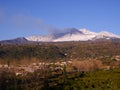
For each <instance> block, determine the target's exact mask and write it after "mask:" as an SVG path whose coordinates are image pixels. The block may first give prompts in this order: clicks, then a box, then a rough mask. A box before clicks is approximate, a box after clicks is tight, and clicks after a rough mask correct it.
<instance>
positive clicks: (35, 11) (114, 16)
mask: <svg viewBox="0 0 120 90" xmlns="http://www.w3.org/2000/svg"><path fill="white" fill-rule="evenodd" d="M70 27H75V28H78V29H79V28H87V29H89V30H91V31H94V32H100V31H108V32H112V33H114V34H118V35H120V0H0V40H5V39H12V38H16V37H23V36H29V35H43V34H48V33H51V32H54V31H55V30H60V29H63V28H70Z"/></svg>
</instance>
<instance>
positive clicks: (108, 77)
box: [0, 41, 120, 90]
mask: <svg viewBox="0 0 120 90" xmlns="http://www.w3.org/2000/svg"><path fill="white" fill-rule="evenodd" d="M116 56H118V57H117V58H116ZM119 57H120V42H111V41H108V42H63V43H39V44H25V45H22V44H21V45H0V64H1V65H2V64H3V65H6V64H7V65H8V67H7V68H9V66H10V65H11V66H12V65H13V63H15V64H16V63H17V65H18V66H19V65H20V64H26V63H27V65H28V64H29V62H32V61H34V60H37V61H40V62H45V63H47V62H49V61H50V62H58V61H69V60H71V61H73V63H72V65H71V66H69V67H68V66H66V67H64V68H63V70H62V69H61V70H55V71H52V70H50V66H49V67H46V68H44V69H40V70H39V69H38V70H36V71H35V72H33V73H27V74H24V75H18V76H17V75H16V73H15V72H14V69H13V70H10V69H7V68H5V67H2V68H0V90H120V58H119ZM20 62H21V63H20ZM17 65H16V66H17ZM13 66H14V65H13ZM21 66H22V65H21ZM54 67H55V66H53V67H52V68H53V69H54ZM56 67H57V66H56ZM67 70H68V71H67Z"/></svg>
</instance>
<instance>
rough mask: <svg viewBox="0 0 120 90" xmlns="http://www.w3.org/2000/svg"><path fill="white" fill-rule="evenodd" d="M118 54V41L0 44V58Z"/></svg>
mask: <svg viewBox="0 0 120 90" xmlns="http://www.w3.org/2000/svg"><path fill="white" fill-rule="evenodd" d="M115 55H120V43H119V42H66V43H65V42H64V43H43V44H40V45H39V44H28V45H1V46H0V59H4V60H5V59H7V60H8V59H9V60H20V59H23V58H28V59H32V58H37V59H39V60H51V61H54V60H63V59H78V60H79V59H83V58H101V57H102V58H104V57H112V56H115Z"/></svg>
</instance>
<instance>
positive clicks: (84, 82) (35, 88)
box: [0, 69, 120, 90]
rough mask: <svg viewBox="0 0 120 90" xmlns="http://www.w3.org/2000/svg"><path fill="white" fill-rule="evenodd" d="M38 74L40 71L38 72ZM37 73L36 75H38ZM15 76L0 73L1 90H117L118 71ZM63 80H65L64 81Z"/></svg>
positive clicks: (119, 71) (119, 82)
mask: <svg viewBox="0 0 120 90" xmlns="http://www.w3.org/2000/svg"><path fill="white" fill-rule="evenodd" d="M39 72H40V71H39ZM39 72H38V73H39ZM43 75H44V76H45V77H41V76H40V75H39V74H35V73H33V74H28V75H26V76H15V75H14V73H10V72H2V73H1V77H0V89H1V90H21V89H22V90H119V89H120V69H112V70H108V71H104V70H98V71H92V72H71V73H66V77H64V74H62V72H61V71H58V72H56V73H54V74H52V73H50V72H49V73H45V72H44V73H43ZM64 78H65V80H64Z"/></svg>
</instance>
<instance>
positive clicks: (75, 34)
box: [25, 28, 120, 42]
mask: <svg viewBox="0 0 120 90" xmlns="http://www.w3.org/2000/svg"><path fill="white" fill-rule="evenodd" d="M25 38H26V39H27V40H28V41H39V42H63V41H88V40H98V39H114V38H120V36H118V35H115V34H112V33H110V32H106V31H102V32H100V33H95V32H91V31H89V30H87V29H76V28H67V29H65V32H61V33H55V34H49V35H45V36H29V37H25Z"/></svg>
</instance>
